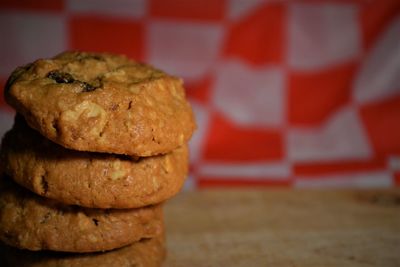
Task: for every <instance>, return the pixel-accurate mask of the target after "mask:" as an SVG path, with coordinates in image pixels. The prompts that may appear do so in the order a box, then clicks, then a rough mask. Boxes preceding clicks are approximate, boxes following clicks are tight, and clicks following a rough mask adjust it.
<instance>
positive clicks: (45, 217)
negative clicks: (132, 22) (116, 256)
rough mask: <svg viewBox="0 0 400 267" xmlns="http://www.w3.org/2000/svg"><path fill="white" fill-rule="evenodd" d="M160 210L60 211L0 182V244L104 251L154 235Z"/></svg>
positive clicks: (7, 180) (57, 206) (6, 180)
mask: <svg viewBox="0 0 400 267" xmlns="http://www.w3.org/2000/svg"><path fill="white" fill-rule="evenodd" d="M162 227H163V218H162V207H161V205H155V206H149V207H145V208H140V209H128V210H115V209H114V210H112V209H107V210H101V209H87V208H81V207H78V206H66V205H61V204H59V203H58V202H55V201H52V200H49V199H45V198H42V197H40V196H37V195H35V194H33V193H32V192H30V191H28V190H26V189H24V188H23V187H20V186H17V185H16V184H15V183H14V182H12V180H11V179H10V178H8V177H5V176H3V177H2V178H1V179H0V240H1V241H3V242H4V243H6V244H8V245H10V246H14V247H17V248H22V249H28V250H53V251H66V252H94V251H106V250H111V249H114V248H118V247H122V246H125V245H128V244H131V243H133V242H135V241H138V240H140V239H142V238H150V237H154V236H157V235H159V234H160V232H161V231H162Z"/></svg>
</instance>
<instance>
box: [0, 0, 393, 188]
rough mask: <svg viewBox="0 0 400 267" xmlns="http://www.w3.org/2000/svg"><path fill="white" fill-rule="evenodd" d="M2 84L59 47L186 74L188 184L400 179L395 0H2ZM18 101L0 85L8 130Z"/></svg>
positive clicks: (358, 183) (345, 183) (374, 183)
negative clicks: (7, 97) (190, 119)
mask: <svg viewBox="0 0 400 267" xmlns="http://www.w3.org/2000/svg"><path fill="white" fill-rule="evenodd" d="M0 9H1V10H0V36H1V41H0V81H1V89H2V90H3V85H4V83H5V81H6V79H7V77H8V76H9V75H10V73H11V71H12V70H13V69H14V68H16V67H17V66H19V65H22V64H25V63H28V62H30V61H33V60H35V59H37V58H40V57H52V56H54V55H56V54H58V53H60V52H61V51H64V50H89V51H99V52H102V51H108V52H114V53H122V54H126V55H127V56H129V57H130V58H133V59H137V60H140V61H145V62H148V63H151V64H153V65H155V66H156V67H158V68H161V69H163V70H165V71H166V72H168V73H171V74H174V75H177V76H180V77H183V79H184V81H185V85H186V89H187V95H188V97H189V99H190V101H191V103H192V106H193V109H194V111H195V113H196V117H197V121H198V130H197V132H196V134H195V135H194V137H193V139H192V141H191V173H190V177H189V179H188V182H187V184H186V188H187V189H201V188H214V187H248V186H260V187H269V186H274V187H276V186H281V187H319V188H320V187H353V188H354V187H394V186H398V185H400V1H397V0H396V1H390V0H386V1H385V0H370V1H367V0H365V1H361V0H359V1H356V0H354V1H351V0H348V1H343V0H342V1H339V0H337V1H315V0H314V1H311V0H310V1H272V0H270V1H262V0H202V1H200V0H195V1H185V0H151V1H145V0H16V1H13V0H0ZM12 121H13V111H12V110H11V108H10V107H8V106H7V105H6V104H5V103H4V98H3V96H1V98H0V125H1V126H0V136H2V135H3V134H4V132H5V131H6V130H7V129H8V128H10V127H11V124H12Z"/></svg>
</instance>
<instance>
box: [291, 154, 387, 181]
mask: <svg viewBox="0 0 400 267" xmlns="http://www.w3.org/2000/svg"><path fill="white" fill-rule="evenodd" d="M386 167H387V166H386V158H385V157H381V158H373V159H370V160H341V161H340V160H338V161H335V162H321V163H296V164H295V165H294V166H293V171H294V174H295V175H296V176H315V177H317V178H318V176H320V175H327V174H335V173H336V174H337V173H339V174H340V173H350V172H367V171H377V170H384V169H386Z"/></svg>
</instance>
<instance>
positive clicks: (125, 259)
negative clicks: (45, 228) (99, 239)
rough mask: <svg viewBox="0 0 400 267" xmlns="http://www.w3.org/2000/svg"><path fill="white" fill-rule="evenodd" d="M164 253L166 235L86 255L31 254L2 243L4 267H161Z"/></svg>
mask: <svg viewBox="0 0 400 267" xmlns="http://www.w3.org/2000/svg"><path fill="white" fill-rule="evenodd" d="M165 254H166V253H165V243H164V237H163V235H160V236H157V237H155V238H150V239H142V240H140V241H138V242H135V243H133V244H132V245H129V246H126V247H123V248H120V249H116V250H112V251H108V252H104V253H101V252H97V253H87V254H82V253H80V254H72V253H62V252H52V251H39V252H38V251H36V252H32V251H28V250H19V249H16V248H13V247H10V246H7V245H3V244H0V260H1V266H3V267H16V266H18V267H54V266H57V267H82V266H84V267H110V266H116V267H132V266H135V267H159V266H161V264H162V262H163V261H164V259H165Z"/></svg>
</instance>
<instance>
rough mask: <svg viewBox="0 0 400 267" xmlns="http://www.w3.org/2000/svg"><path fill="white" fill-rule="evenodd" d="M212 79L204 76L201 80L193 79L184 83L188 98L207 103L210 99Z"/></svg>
mask: <svg viewBox="0 0 400 267" xmlns="http://www.w3.org/2000/svg"><path fill="white" fill-rule="evenodd" d="M213 81H214V80H213V79H212V78H211V77H206V78H204V79H202V80H198V81H193V82H190V83H187V84H185V89H186V93H187V96H188V98H190V99H194V100H196V101H198V102H199V103H202V104H205V105H207V104H208V102H209V100H210V95H211V90H210V89H211V86H212V84H213Z"/></svg>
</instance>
